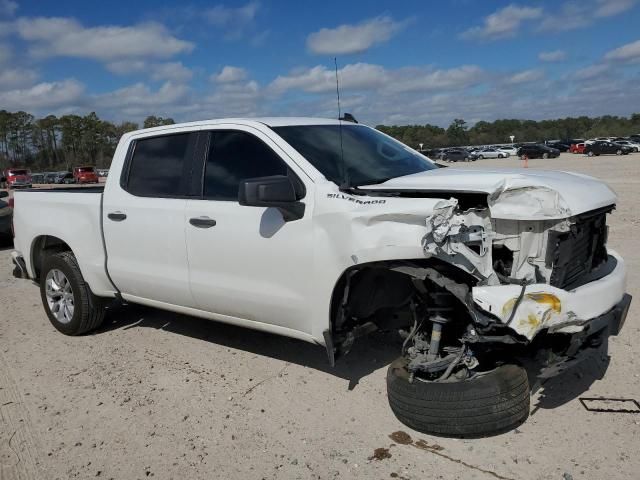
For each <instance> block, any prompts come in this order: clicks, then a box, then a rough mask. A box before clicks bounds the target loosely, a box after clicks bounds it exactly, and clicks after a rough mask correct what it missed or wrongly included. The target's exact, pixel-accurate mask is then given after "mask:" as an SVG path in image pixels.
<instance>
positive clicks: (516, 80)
mask: <svg viewBox="0 0 640 480" xmlns="http://www.w3.org/2000/svg"><path fill="white" fill-rule="evenodd" d="M542 78H544V72H543V71H542V70H535V69H531V70H523V71H522V72H518V73H515V74H513V75H511V76H510V77H507V78H505V79H504V83H506V84H508V85H520V84H523V83H531V82H537V81H538V80H542Z"/></svg>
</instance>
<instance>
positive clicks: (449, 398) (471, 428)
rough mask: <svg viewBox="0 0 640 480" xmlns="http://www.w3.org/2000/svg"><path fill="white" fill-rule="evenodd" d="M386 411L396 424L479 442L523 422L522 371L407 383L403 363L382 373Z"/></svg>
mask: <svg viewBox="0 0 640 480" xmlns="http://www.w3.org/2000/svg"><path fill="white" fill-rule="evenodd" d="M387 395H388V398H389V405H390V406H391V410H393V413H394V414H395V416H396V417H397V418H398V420H400V421H401V422H402V423H404V424H405V425H407V426H408V427H410V428H413V429H414V430H417V431H419V432H423V433H428V434H432V435H440V436H447V437H467V438H468V437H485V436H490V435H495V434H498V433H502V432H505V431H508V430H511V429H513V428H515V427H517V426H518V425H520V424H522V423H523V422H524V421H525V420H526V419H527V417H528V416H529V382H528V380H527V374H526V372H525V370H524V369H523V368H521V367H519V366H517V365H503V366H500V367H497V368H496V369H494V370H491V371H489V372H486V373H483V374H481V375H478V376H475V377H472V378H470V379H468V380H462V381H452V382H442V383H437V382H428V381H424V380H421V379H419V378H418V377H417V376H416V377H415V378H414V381H413V383H409V372H408V371H407V368H406V360H405V359H404V358H400V359H398V360H396V361H395V362H393V363H392V364H391V365H390V366H389V370H388V371H387Z"/></svg>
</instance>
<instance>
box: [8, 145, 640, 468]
mask: <svg viewBox="0 0 640 480" xmlns="http://www.w3.org/2000/svg"><path fill="white" fill-rule="evenodd" d="M461 166H463V167H469V168H473V169H476V168H477V169H482V168H487V167H492V166H509V167H521V166H522V164H521V162H520V161H519V160H517V159H515V158H510V159H506V160H484V161H478V162H475V163H472V164H469V165H467V164H465V165H454V168H459V167H461ZM529 168H530V169H537V168H550V169H557V170H570V171H578V172H582V173H586V174H589V175H594V176H597V177H600V178H602V179H603V180H605V181H606V182H608V183H609V184H610V185H611V186H612V187H613V188H614V189H615V190H616V191H617V192H618V194H619V197H620V199H619V204H618V208H617V210H616V211H615V213H614V214H613V215H612V216H611V218H610V220H609V225H610V241H609V244H610V246H611V247H612V248H614V249H615V250H617V251H618V252H620V253H621V254H622V255H623V256H624V257H625V259H626V262H627V266H628V271H629V288H628V291H629V292H630V293H631V294H632V295H634V297H636V301H635V303H633V304H632V307H631V311H630V314H629V317H628V318H627V323H626V325H625V327H624V329H623V331H622V334H621V335H620V336H619V337H614V338H612V339H611V340H610V345H609V354H610V361H607V360H606V357H603V358H602V359H596V360H594V361H592V362H589V363H588V364H586V365H585V366H582V367H580V368H579V369H575V370H573V371H571V372H568V373H566V374H565V375H564V376H562V377H558V378H555V379H552V380H550V381H548V382H547V383H546V384H545V385H544V388H543V390H542V391H541V392H539V393H537V394H536V395H534V397H533V398H532V414H531V417H530V418H529V420H528V421H527V422H526V423H525V424H524V425H522V426H520V427H519V428H518V429H516V430H514V431H512V432H509V433H505V434H503V435H499V436H495V437H492V438H485V439H480V440H453V439H446V438H436V437H430V436H428V435H423V434H420V433H417V432H414V431H412V430H410V429H409V428H407V427H405V426H404V425H402V424H401V423H399V422H398V421H397V420H396V419H395V417H394V416H393V414H392V413H391V411H390V409H389V407H388V405H387V398H386V392H385V374H386V366H387V365H388V364H389V363H390V362H391V360H392V359H393V358H394V357H395V356H396V355H397V349H396V348H395V347H393V348H391V347H389V346H388V345H387V344H386V343H385V342H384V338H381V337H376V336H372V337H370V338H368V339H365V340H362V341H360V342H359V343H357V344H356V347H355V348H354V350H353V351H352V352H351V354H349V356H348V357H346V358H345V359H344V360H343V361H342V362H340V363H339V364H338V366H336V368H335V369H332V368H330V367H329V366H328V364H327V360H326V354H325V352H324V350H323V349H322V348H320V347H315V346H312V345H310V344H306V343H302V342H299V341H295V340H290V339H286V338H281V337H276V336H272V335H268V334H264V333H258V332H253V331H248V330H243V329H239V328H234V327H230V326H225V325H222V324H218V323H214V322H208V321H206V320H200V319H195V318H189V317H183V316H178V315H175V314H171V313H164V312H162V311H157V310H153V309H149V308H142V307H128V308H118V309H114V310H112V311H111V312H110V313H109V314H108V318H107V322H106V324H105V326H104V327H103V328H101V330H99V331H98V332H96V333H94V334H91V335H87V336H83V337H76V338H70V337H65V336H63V335H61V334H59V333H58V332H57V331H56V330H54V328H53V327H52V326H51V325H50V324H49V321H48V320H47V318H46V316H45V314H44V312H43V309H42V306H41V303H40V296H39V291H38V288H37V287H36V286H35V285H33V284H32V283H30V282H28V281H24V280H16V279H14V278H13V277H12V276H11V267H10V259H9V254H10V251H11V250H10V248H11V247H10V246H5V247H4V249H2V250H0V479H1V480H9V479H11V480H14V479H32V478H38V479H47V480H48V479H67V478H80V479H85V478H103V479H111V478H113V479H138V478H139V479H144V478H150V477H153V478H156V479H171V478H175V479H201V478H202V479H205V478H206V479H212V478H234V479H235V478H238V479H262V478H266V479H275V478H278V479H308V478H316V479H333V478H362V479H385V478H396V479H424V478H432V479H489V480H490V479H496V478H497V479H564V480H568V479H570V478H573V479H576V480H577V479H604V478H606V479H632V478H638V475H639V474H638V472H639V471H640V455H638V453H639V452H638V445H640V415H634V414H630V413H626V414H625V413H592V412H588V411H586V410H585V409H584V408H583V406H582V405H581V403H580V402H579V400H578V397H580V396H590V397H594V396H595V397H599V396H603V397H620V398H635V399H638V400H640V360H639V359H638V355H637V351H638V348H637V346H636V345H637V343H638V342H639V341H640V322H639V319H638V317H639V313H640V306H639V304H638V302H640V291H639V289H640V273H639V272H640V268H639V267H640V253H638V245H640V243H639V241H638V237H637V236H640V228H639V222H640V213H639V212H640V211H639V209H638V205H640V154H633V155H629V156H626V157H616V156H606V157H605V156H602V157H599V158H593V159H589V158H587V157H584V156H571V155H567V154H563V155H562V157H561V158H559V159H555V160H531V161H529ZM634 346H635V348H634ZM607 366H608V368H607ZM397 431H404V432H406V433H408V434H409V435H410V436H411V437H412V439H413V443H410V444H401V443H399V442H397V441H394V440H392V439H391V438H390V434H392V433H394V432H397ZM396 438H398V437H397V436H396ZM418 440H423V441H424V443H416V442H417V441H418ZM376 449H387V450H376ZM634 452H635V453H634Z"/></svg>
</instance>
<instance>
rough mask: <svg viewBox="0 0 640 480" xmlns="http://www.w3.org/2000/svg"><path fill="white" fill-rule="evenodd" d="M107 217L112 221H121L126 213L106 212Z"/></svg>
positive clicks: (124, 218)
mask: <svg viewBox="0 0 640 480" xmlns="http://www.w3.org/2000/svg"><path fill="white" fill-rule="evenodd" d="M107 217H108V218H109V220H113V221H114V222H121V221H123V220H126V218H127V215H126V214H125V213H122V212H112V213H109V214H107Z"/></svg>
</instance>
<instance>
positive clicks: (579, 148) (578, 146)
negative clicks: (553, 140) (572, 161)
mask: <svg viewBox="0 0 640 480" xmlns="http://www.w3.org/2000/svg"><path fill="white" fill-rule="evenodd" d="M584 146H585V144H584V143H574V144H572V145H571V148H570V149H569V151H570V152H571V153H584Z"/></svg>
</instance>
